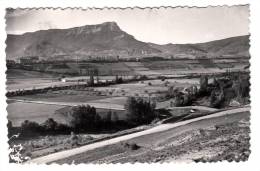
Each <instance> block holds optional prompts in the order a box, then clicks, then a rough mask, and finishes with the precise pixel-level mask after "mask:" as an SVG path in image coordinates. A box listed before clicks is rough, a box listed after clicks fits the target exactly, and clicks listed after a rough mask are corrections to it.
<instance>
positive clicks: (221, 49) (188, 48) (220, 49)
mask: <svg viewBox="0 0 260 171" xmlns="http://www.w3.org/2000/svg"><path fill="white" fill-rule="evenodd" d="M150 46H151V47H153V48H156V49H159V50H161V51H162V52H163V53H166V54H170V55H174V56H177V57H180V56H181V55H182V54H185V55H194V56H199V57H202V56H207V57H219V56H222V55H223V56H226V55H227V56H229V55H230V56H237V55H239V56H249V35H245V36H238V37H231V38H227V39H222V40H215V41H211V42H206V43H197V44H166V45H157V44H153V43H150Z"/></svg>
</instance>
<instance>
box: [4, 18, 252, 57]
mask: <svg viewBox="0 0 260 171" xmlns="http://www.w3.org/2000/svg"><path fill="white" fill-rule="evenodd" d="M6 44H7V48H6V54H7V58H8V59H15V58H19V57H21V56H41V57H48V58H49V57H50V58H58V57H60V56H61V57H64V56H67V57H68V58H73V57H81V58H82V59H84V58H85V57H86V56H125V57H142V56H162V57H163V56H174V57H177V58H182V57H201V56H206V57H219V56H223V55H231V56H236V55H242V56H249V36H248V35H246V36H239V37H232V38H227V39H223V40H216V41H211V42H207V43H197V44H166V45H158V44H154V43H145V42H142V41H138V40H136V39H135V38H134V36H132V35H130V34H128V33H126V32H124V31H123V30H121V29H120V27H119V26H118V25H117V24H116V23H115V22H105V23H102V24H97V25H86V26H81V27H75V28H69V29H49V30H40V31H36V32H31V33H25V34H22V35H10V34H9V35H7V40H6Z"/></svg>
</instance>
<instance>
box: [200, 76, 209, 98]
mask: <svg viewBox="0 0 260 171" xmlns="http://www.w3.org/2000/svg"><path fill="white" fill-rule="evenodd" d="M207 89H208V77H207V76H206V75H202V76H201V77H200V94H201V95H205V94H207Z"/></svg>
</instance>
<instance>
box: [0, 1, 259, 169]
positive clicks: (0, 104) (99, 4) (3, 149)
mask: <svg viewBox="0 0 260 171" xmlns="http://www.w3.org/2000/svg"><path fill="white" fill-rule="evenodd" d="M258 2H260V1H259V0H199V1H194V0H175V1H170V0H160V1H159V0H128V1H126V0H124V1H123V0H121V1H119V0H109V1H108V0H37V1H36V0H1V2H0V47H1V48H0V56H1V58H0V60H1V62H0V70H1V73H0V80H1V83H0V97H1V98H0V170H3V171H5V170H18V169H19V171H20V170H21V171H23V170H24V171H33V170H35V169H39V171H44V170H45V169H50V170H57V169H63V170H69V169H74V168H75V169H77V170H86V169H88V170H95V171H99V170H103V169H106V170H113V171H115V170H122V169H126V170H135V169H138V170H141V169H147V170H148V169H149V170H151V171H152V170H194V169H196V170H200V171H204V170H205V171H208V170H209V169H210V170H211V171H213V170H216V171H219V170H223V169H227V170H231V169H236V171H237V170H243V171H245V170H250V171H251V170H260V166H259V164H258V161H260V160H259V159H260V154H259V152H260V138H259V136H260V133H259V132H260V128H259V127H260V123H259V122H260V113H259V111H260V109H259V108H258V102H260V99H259V97H260V81H259V80H260V79H259V78H258V75H257V74H258V73H260V67H258V65H260V53H259V52H258V47H259V46H260V33H259V30H260V27H259V26H260V23H259V22H260V15H259V14H260V3H258ZM240 4H249V5H250V22H251V23H250V27H249V29H250V33H251V37H250V40H251V42H250V44H251V48H250V54H251V60H250V62H251V68H250V70H251V93H250V94H251V100H252V103H251V106H252V109H251V114H252V115H251V131H252V133H251V150H252V153H251V155H250V157H249V160H248V161H247V162H239V163H236V162H232V163H229V162H217V163H207V164H204V163H192V164H186V163H179V164H176V163H172V164H168V163H165V164H134V165H132V164H124V165H121V164H116V165H114V164H109V165H93V164H88V165H86V164H81V165H77V166H73V165H62V166H60V165H35V164H34V165H16V164H9V163H8V158H7V156H8V153H7V149H8V145H7V137H6V135H7V129H6V124H7V119H6V116H7V112H6V106H7V105H6V102H5V74H4V73H5V70H6V67H5V39H6V32H5V19H4V16H5V8H7V7H12V8H17V7H20V8H27V7H29V8H34V7H37V8H38V7H54V8H57V7H62V8H67V7H81V8H88V7H90V8H91V7H95V8H103V7H120V8H126V7H136V6H138V7H140V8H144V7H160V6H166V7H167V6H172V7H174V6H190V7H193V6H198V7H206V6H209V5H211V6H217V5H240Z"/></svg>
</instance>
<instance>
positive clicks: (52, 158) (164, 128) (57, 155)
mask: <svg viewBox="0 0 260 171" xmlns="http://www.w3.org/2000/svg"><path fill="white" fill-rule="evenodd" d="M249 110H250V107H244V108H237V109H232V110H227V111H222V112H217V113H214V114H211V115H207V116H203V117H199V118H195V119H190V120H186V121H182V122H178V123H171V124H162V125H159V126H156V127H154V128H151V129H148V130H145V131H141V132H137V133H133V134H129V135H124V136H121V137H117V138H113V139H110V140H105V141H101V142H97V143H93V144H89V145H86V146H82V147H79V148H75V149H71V150H67V151H62V152H58V153H53V154H50V155H47V156H43V157H39V158H35V159H33V160H30V161H27V162H26V163H37V164H41V163H50V162H53V161H57V160H60V159H63V158H68V157H70V156H74V155H77V154H81V153H83V152H86V151H89V150H93V149H96V148H100V147H103V146H106V145H111V144H115V143H119V142H121V141H125V140H130V139H132V138H136V137H140V136H143V135H147V134H153V133H157V132H163V131H167V130H169V129H172V128H175V127H179V126H183V125H186V124H189V123H193V122H196V121H200V120H204V119H210V118H216V117H220V116H225V115H233V114H236V113H240V112H247V111H249Z"/></svg>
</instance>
